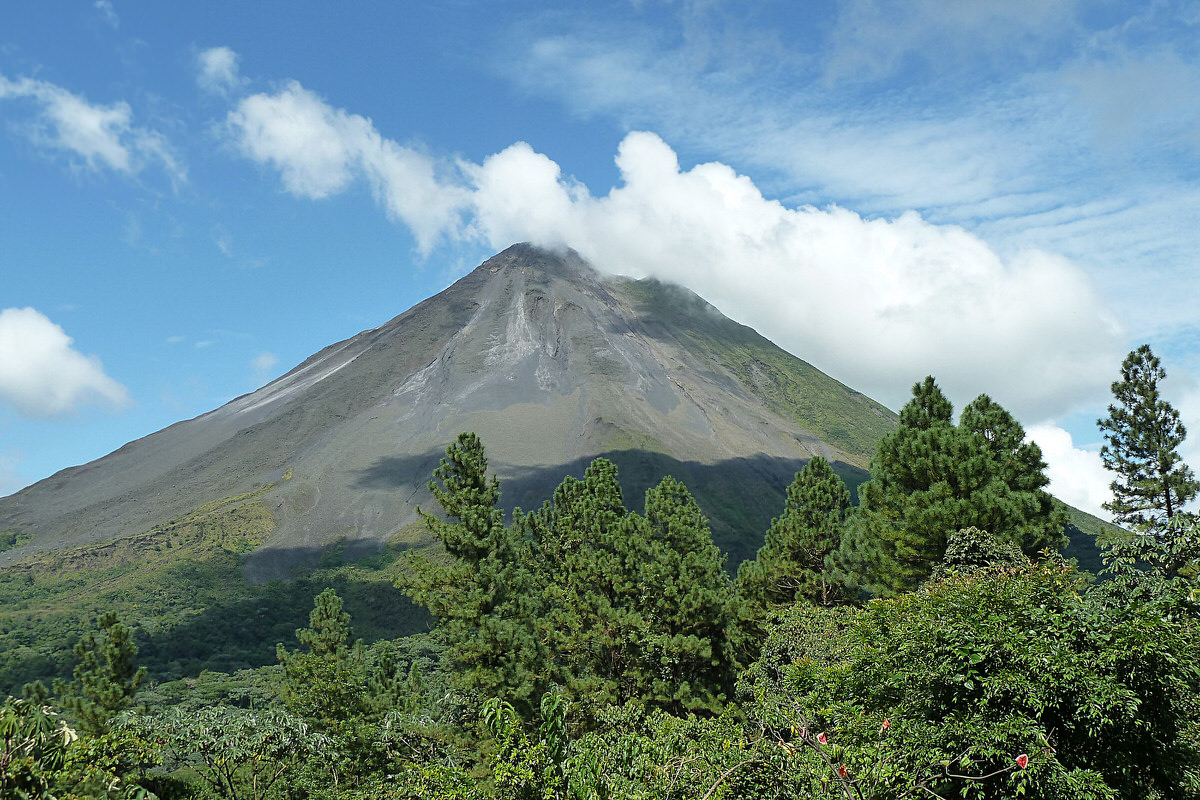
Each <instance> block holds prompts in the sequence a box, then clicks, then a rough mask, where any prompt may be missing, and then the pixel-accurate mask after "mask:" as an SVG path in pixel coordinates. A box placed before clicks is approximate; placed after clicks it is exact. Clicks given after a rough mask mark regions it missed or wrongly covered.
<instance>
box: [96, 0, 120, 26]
mask: <svg viewBox="0 0 1200 800" xmlns="http://www.w3.org/2000/svg"><path fill="white" fill-rule="evenodd" d="M93 7H94V8H95V9H96V10H97V11H99V12H100V16H101V17H103V19H104V21H105V22H107V23H108V24H109V25H111V26H112V27H113V28H117V27H119V26H120V24H121V18H120V17H118V16H117V12H116V11H115V10H114V9H113V4H112V2H111V1H110V0H96V2H95V3H93Z"/></svg>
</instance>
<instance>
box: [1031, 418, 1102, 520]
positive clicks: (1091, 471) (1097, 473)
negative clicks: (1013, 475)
mask: <svg viewBox="0 0 1200 800" xmlns="http://www.w3.org/2000/svg"><path fill="white" fill-rule="evenodd" d="M1025 438H1026V440H1033V441H1035V442H1037V444H1038V447H1040V448H1042V456H1043V457H1044V458H1045V460H1046V465H1047V466H1046V477H1048V478H1049V479H1050V493H1051V494H1053V495H1054V496H1055V497H1057V498H1058V499H1059V500H1062V501H1063V502H1064V503H1066V504H1068V505H1071V506H1074V507H1075V508H1078V509H1080V510H1081V511H1086V512H1088V513H1089V514H1093V515H1095V516H1097V517H1099V518H1100V519H1104V520H1111V519H1112V515H1111V514H1109V513H1108V512H1107V511H1105V510H1104V508H1103V507H1102V506H1103V504H1104V503H1107V502H1110V501H1111V500H1112V490H1111V489H1110V488H1109V484H1111V483H1112V480H1113V475H1112V473H1111V472H1109V471H1108V470H1106V469H1105V468H1104V463H1103V462H1102V461H1101V460H1100V453H1099V451H1096V450H1087V449H1085V448H1080V447H1076V446H1075V442H1074V440H1073V439H1072V437H1071V434H1070V433H1069V432H1067V431H1065V430H1063V429H1062V428H1060V427H1058V426H1056V425H1033V426H1031V427H1030V428H1028V429H1027V430H1026V437H1025Z"/></svg>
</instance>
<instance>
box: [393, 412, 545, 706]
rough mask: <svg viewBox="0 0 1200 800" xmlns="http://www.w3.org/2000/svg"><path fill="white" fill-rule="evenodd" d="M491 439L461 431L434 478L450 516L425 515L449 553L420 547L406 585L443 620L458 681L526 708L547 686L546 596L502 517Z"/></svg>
mask: <svg viewBox="0 0 1200 800" xmlns="http://www.w3.org/2000/svg"><path fill="white" fill-rule="evenodd" d="M487 468H488V462H487V457H486V455H485V454H484V447H483V443H482V442H481V441H480V440H479V437H478V436H476V435H475V434H474V433H462V434H459V436H458V438H457V439H456V440H455V441H454V442H453V443H452V444H451V445H450V446H449V447H448V448H447V449H446V456H445V458H443V459H442V463H441V465H440V466H439V467H438V468H437V469H436V470H435V471H434V478H435V480H434V481H431V482H430V484H429V488H430V490H431V491H432V492H433V496H434V498H435V499H436V500H437V501H438V504H439V505H441V507H442V510H443V512H444V514H445V517H446V519H442V518H439V517H437V516H435V515H433V514H428V513H424V512H423V513H422V517H423V518H424V520H425V522H426V524H427V525H428V526H429V530H430V531H431V532H432V533H433V535H434V536H435V537H436V538H437V539H438V541H439V542H440V543H441V544H442V547H443V548H444V550H445V553H446V555H447V556H448V558H431V557H427V556H423V555H420V554H413V555H412V556H410V558H409V561H408V566H409V570H408V572H407V574H405V575H404V576H403V577H402V578H401V579H400V580H399V581H398V584H397V585H398V586H399V587H400V588H401V589H402V590H403V591H404V592H405V594H407V595H408V596H409V597H411V598H412V599H413V600H414V601H415V602H416V603H417V604H418V605H421V606H424V607H425V608H427V609H428V610H429V612H430V613H431V614H433V616H434V617H435V618H437V621H438V623H437V624H438V628H439V632H440V634H441V635H442V636H443V637H444V638H445V641H446V647H447V655H448V656H449V658H450V659H451V661H452V662H453V663H454V664H455V667H456V671H455V676H454V684H455V687H456V688H458V689H460V690H463V691H465V692H467V693H469V694H478V695H480V696H483V697H500V698H501V699H503V700H505V701H507V702H511V703H513V704H514V706H516V707H517V708H518V709H519V710H520V711H521V712H522V713H523V714H526V715H528V714H532V713H533V712H534V711H535V710H536V698H538V697H540V696H541V694H542V692H543V691H544V689H545V686H544V674H545V672H546V662H547V656H546V648H545V645H544V643H543V642H542V641H540V640H539V638H538V634H537V632H536V630H535V625H536V623H537V620H539V619H540V618H541V616H542V610H541V606H540V602H541V593H540V590H539V589H538V584H537V582H536V581H535V576H534V573H533V571H532V569H531V567H530V564H531V561H530V557H529V548H528V546H527V544H526V543H525V542H524V541H523V540H522V539H521V535H520V534H521V531H520V530H519V529H518V527H517V526H512V527H509V526H506V525H505V524H504V512H503V510H502V509H501V508H500V507H499V502H500V482H499V480H498V479H497V478H496V477H495V476H494V475H492V476H488V474H487Z"/></svg>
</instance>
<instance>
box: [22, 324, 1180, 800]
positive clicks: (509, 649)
mask: <svg viewBox="0 0 1200 800" xmlns="http://www.w3.org/2000/svg"><path fill="white" fill-rule="evenodd" d="M1164 377H1165V371H1164V370H1163V368H1162V366H1161V364H1160V362H1159V360H1158V359H1157V358H1156V357H1155V356H1154V355H1153V353H1152V352H1151V351H1150V349H1149V347H1145V346H1143V347H1141V348H1139V349H1138V350H1135V351H1134V352H1132V353H1130V354H1129V356H1128V357H1127V358H1126V360H1125V362H1124V363H1123V364H1122V367H1121V379H1120V380H1118V381H1117V382H1115V383H1114V384H1113V402H1112V404H1111V405H1110V406H1109V408H1108V416H1107V417H1106V418H1105V419H1102V420H1100V421H1099V426H1100V429H1101V432H1102V433H1103V435H1104V438H1105V441H1106V444H1105V446H1104V448H1103V450H1102V452H1101V457H1102V459H1103V460H1104V463H1105V466H1106V467H1107V468H1108V469H1109V470H1110V471H1111V474H1112V478H1113V483H1112V488H1113V499H1112V501H1111V502H1110V503H1109V504H1108V505H1107V506H1106V508H1107V509H1108V511H1109V512H1110V513H1111V514H1112V517H1113V519H1114V521H1115V522H1117V523H1118V524H1119V525H1120V526H1121V531H1120V532H1119V533H1117V534H1113V535H1108V536H1105V537H1103V538H1102V539H1101V541H1099V542H1098V544H1099V546H1100V548H1101V551H1102V556H1103V568H1102V569H1101V570H1100V571H1099V573H1098V574H1092V573H1090V572H1088V571H1085V570H1083V569H1081V568H1080V567H1079V566H1078V565H1077V564H1075V563H1074V562H1072V561H1070V560H1067V559H1065V558H1064V557H1063V556H1062V555H1061V554H1060V553H1059V549H1060V547H1061V545H1062V544H1063V533H1062V531H1063V527H1064V525H1065V523H1066V516H1065V513H1064V511H1063V510H1062V508H1061V506H1060V505H1058V504H1056V503H1054V502H1053V501H1052V498H1051V497H1050V495H1049V493H1048V492H1047V487H1048V483H1049V482H1048V479H1047V478H1046V475H1045V463H1044V462H1043V460H1042V453H1041V451H1040V450H1039V448H1038V447H1037V445H1036V444H1033V443H1032V442H1027V441H1026V439H1025V432H1024V430H1023V429H1022V427H1021V425H1020V424H1019V423H1018V422H1017V421H1016V420H1015V419H1014V418H1013V417H1012V415H1011V414H1009V412H1007V411H1006V410H1005V409H1004V408H1003V407H1001V406H1000V405H999V404H998V403H996V402H995V401H994V400H992V399H991V398H989V397H988V396H987V395H981V396H980V397H978V398H976V399H975V400H973V401H972V402H970V403H969V404H967V405H966V406H965V407H964V408H963V409H962V410H961V412H960V413H959V415H958V417H957V419H955V416H954V409H953V407H952V406H951V403H950V402H949V400H948V399H947V398H946V397H945V395H944V394H943V393H942V391H941V390H940V388H939V387H938V385H937V383H936V382H935V381H934V379H933V378H926V379H925V380H923V381H921V382H919V383H917V384H916V385H915V386H914V387H913V393H912V397H911V399H910V400H909V402H908V403H907V404H906V405H905V406H904V407H903V409H902V410H901V412H900V424H899V426H898V427H897V428H896V429H895V430H894V431H893V432H892V433H890V434H888V435H887V436H885V437H884V439H883V440H882V441H881V442H880V444H879V448H878V451H877V453H876V455H875V457H874V458H873V459H872V462H871V468H870V479H869V480H868V481H867V482H866V483H865V484H863V485H862V486H861V487H860V488H859V490H858V503H857V505H856V504H854V503H852V502H851V500H852V498H851V491H850V490H849V489H848V488H847V486H846V485H845V484H844V483H843V481H842V479H841V478H840V477H839V476H838V475H837V474H836V473H835V472H834V470H833V468H832V467H831V465H830V464H829V462H828V461H826V460H825V459H823V458H821V457H819V456H816V457H814V458H812V459H811V460H810V461H809V462H808V464H807V465H806V466H805V467H804V468H803V469H802V470H801V471H800V472H798V473H797V474H796V476H795V480H794V481H793V482H792V484H791V485H790V486H789V487H788V489H787V498H786V503H785V505H784V507H783V508H782V509H780V512H779V515H778V516H777V517H776V518H775V519H774V521H773V522H772V524H771V525H770V527H769V529H768V530H767V531H766V532H765V535H764V539H763V543H762V546H761V548H760V549H759V550H758V553H757V556H756V557H755V558H754V559H751V560H748V561H746V562H744V563H743V564H741V565H740V567H739V568H738V569H737V570H736V574H732V573H731V571H730V570H729V569H727V568H726V567H727V565H726V562H725V559H724V556H723V555H722V553H721V552H720V550H719V549H718V548H717V547H716V546H715V545H714V544H713V541H712V536H711V532H710V530H709V526H708V521H707V520H706V518H705V516H704V514H703V512H702V511H701V509H700V507H699V505H698V504H697V502H696V500H695V499H694V498H693V497H692V495H691V494H690V493H689V491H688V488H687V487H686V486H684V485H683V484H682V483H680V482H678V481H676V480H674V479H673V478H671V477H670V476H666V477H664V478H663V479H662V481H661V482H660V483H659V484H658V485H657V486H655V487H654V488H652V489H651V490H650V491H648V492H647V493H646V496H645V498H644V505H643V507H642V510H641V511H640V512H639V511H637V510H634V509H631V508H630V507H629V506H628V505H627V502H626V499H625V498H624V497H623V496H622V492H621V488H620V483H619V480H618V478H619V476H618V474H617V469H616V467H615V466H614V465H613V464H612V463H610V462H608V461H606V460H604V459H596V460H595V461H593V462H592V463H591V465H590V466H589V467H588V468H587V470H586V472H585V473H584V474H583V476H582V477H581V478H576V477H571V476H568V477H565V478H564V479H563V481H562V483H561V484H560V485H559V486H558V488H557V489H556V490H555V491H554V493H553V496H552V497H551V498H549V499H547V500H546V501H545V502H544V503H543V504H542V506H541V507H540V508H536V509H532V510H522V509H517V510H516V511H514V512H513V513H512V514H511V515H506V514H505V513H504V511H503V510H502V509H501V506H500V498H501V491H502V487H501V485H500V483H499V481H498V480H497V479H496V478H495V477H494V475H491V474H490V473H489V471H488V462H487V456H486V452H485V447H484V443H483V442H482V441H480V439H479V438H478V437H477V436H475V435H474V434H472V433H469V432H468V433H462V434H461V435H459V436H458V438H457V439H456V440H455V441H454V442H453V443H452V444H451V445H450V446H449V447H448V448H447V450H446V454H445V457H444V458H443V459H442V462H441V465H440V466H439V467H438V468H437V469H436V470H435V471H434V473H433V476H432V480H431V482H430V489H431V491H432V493H433V496H434V498H435V500H436V502H437V505H438V508H437V509H426V510H425V512H423V518H424V522H425V524H426V525H427V526H428V529H429V531H430V532H431V533H432V535H433V536H434V538H435V539H436V540H437V541H438V542H439V543H440V547H439V548H437V549H436V550H435V551H415V550H414V551H413V552H411V553H409V554H407V555H406V557H405V559H404V563H403V570H402V571H401V573H400V577H399V579H398V580H397V581H396V585H395V587H394V588H393V589H390V591H392V592H395V593H399V594H402V595H404V596H406V597H407V598H410V599H411V600H412V601H413V602H414V603H415V604H416V605H417V606H419V607H421V608H423V609H425V610H426V611H427V612H428V614H429V616H430V619H431V620H432V622H431V626H430V630H429V631H428V632H427V633H423V634H417V635H413V636H408V637H404V638H402V639H396V640H389V639H384V640H379V641H375V642H373V643H372V644H370V645H366V644H364V643H363V641H362V640H360V639H356V638H355V635H354V629H355V620H354V619H353V618H352V617H351V615H350V614H349V613H348V612H347V610H346V607H345V604H344V602H343V598H342V597H341V596H339V594H338V592H337V591H336V590H335V589H334V588H328V589H326V590H324V591H322V592H321V593H320V594H318V595H317V596H316V599H315V602H314V604H313V607H312V609H311V614H310V616H309V622H308V625H307V626H306V627H303V628H300V629H299V630H296V631H295V636H294V638H290V637H289V639H288V640H287V641H282V642H280V643H279V644H278V646H277V649H276V663H275V664H273V665H270V666H265V667H261V668H258V669H252V670H239V671H235V672H229V673H218V672H205V673H203V674H201V675H200V676H199V677H197V678H189V679H188V680H185V681H175V682H172V683H170V684H163V685H159V686H153V685H149V684H148V683H147V681H146V670H145V668H144V667H142V666H139V660H138V647H137V646H136V644H135V642H134V636H133V634H132V631H131V628H130V627H129V626H127V625H126V624H125V622H123V621H122V620H121V619H120V618H118V616H117V615H116V614H115V613H111V612H109V613H101V614H100V615H98V617H97V619H96V624H95V627H94V629H93V630H91V631H89V632H88V633H87V634H86V635H84V636H83V637H82V638H81V639H80V640H79V641H78V643H77V644H76V645H75V648H74V667H73V673H72V676H71V678H70V679H69V680H67V679H60V680H57V681H54V682H53V684H52V685H51V686H47V685H46V684H45V683H44V682H42V681H32V682H29V683H27V684H26V685H25V686H24V688H23V689H22V690H21V691H20V694H19V696H10V697H8V698H7V700H5V702H4V704H3V707H2V709H0V797H3V798H9V797H14V798H154V797H157V798H162V800H171V799H174V798H211V797H217V798H231V799H232V798H238V799H246V800H249V799H253V800H259V799H262V800H265V799H266V798H443V799H445V800H468V799H472V800H474V799H475V798H480V799H482V798H504V799H508V798H513V799H516V798H522V799H525V798H528V799H530V800H534V799H540V800H558V799H560V798H561V799H563V800H566V799H567V798H570V799H572V800H590V799H591V798H595V799H597V800H599V799H601V798H664V799H667V798H705V799H707V798H743V797H744V798H796V797H812V798H831V799H832V798H847V799H850V798H855V799H862V800H866V799H867V798H871V799H876V800H883V799H884V798H889V799H892V798H952V797H954V798H1015V797H1029V798H1064V799H1065V798H1096V799H1097V800H1101V799H1104V800H1108V799H1109V798H1113V799H1115V798H1147V799H1150V798H1198V797H1200V627H1198V623H1200V613H1198V612H1200V605H1198V602H1200V584H1198V576H1200V568H1198V567H1200V522H1198V520H1197V517H1196V516H1195V514H1193V513H1192V512H1190V511H1189V510H1187V509H1188V507H1189V504H1190V503H1191V502H1192V501H1193V500H1194V499H1195V498H1196V496H1197V494H1198V492H1200V483H1198V482H1197V480H1196V478H1195V476H1194V474H1193V473H1192V471H1191V469H1190V468H1189V467H1188V466H1187V465H1186V464H1184V463H1183V461H1182V460H1181V458H1180V456H1179V453H1178V448H1179V445H1180V444H1181V443H1182V442H1183V440H1184V437H1185V436H1186V431H1185V429H1184V427H1183V425H1182V424H1181V423H1180V421H1179V415H1178V413H1177V412H1176V411H1175V410H1174V409H1173V408H1172V407H1171V406H1170V404H1169V403H1167V402H1166V401H1165V400H1163V399H1162V397H1161V396H1160V394H1159V383H1160V382H1161V380H1162V379H1163V378H1164Z"/></svg>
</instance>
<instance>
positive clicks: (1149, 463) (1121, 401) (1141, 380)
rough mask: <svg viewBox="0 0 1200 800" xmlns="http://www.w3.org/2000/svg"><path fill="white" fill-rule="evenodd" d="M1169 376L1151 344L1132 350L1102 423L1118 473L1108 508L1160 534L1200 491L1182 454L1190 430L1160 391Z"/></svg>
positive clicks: (1110, 465) (1106, 455) (1121, 520)
mask: <svg viewBox="0 0 1200 800" xmlns="http://www.w3.org/2000/svg"><path fill="white" fill-rule="evenodd" d="M1166 376H1167V373H1166V370H1164V369H1163V368H1162V365H1161V364H1160V363H1159V360H1158V358H1157V356H1155V355H1154V353H1153V352H1151V350H1150V345H1145V344H1144V345H1142V346H1141V347H1139V348H1138V349H1137V350H1134V351H1133V352H1131V353H1130V354H1129V355H1128V356H1126V357H1125V361H1124V362H1122V364H1121V380H1119V381H1116V382H1114V383H1113V385H1112V393H1113V397H1114V398H1115V399H1116V401H1117V402H1116V403H1114V404H1112V405H1110V406H1109V407H1108V417H1106V418H1105V419H1101V420H1097V423H1096V424H1097V425H1099V426H1100V430H1101V431H1102V432H1103V433H1104V438H1105V440H1106V444H1105V445H1104V446H1103V447H1101V448H1100V458H1101V459H1102V460H1103V461H1104V466H1105V467H1106V468H1107V469H1109V470H1110V471H1112V472H1114V473H1116V479H1115V480H1113V482H1112V483H1111V484H1110V485H1111V487H1112V492H1113V500H1112V502H1111V503H1105V504H1104V508H1105V509H1107V510H1108V511H1109V512H1111V513H1112V515H1113V520H1114V521H1115V522H1117V523H1118V524H1120V525H1129V526H1131V527H1133V528H1134V529H1135V530H1139V531H1145V532H1150V533H1154V534H1156V535H1161V534H1162V533H1163V532H1164V531H1165V530H1166V529H1167V523H1169V522H1170V521H1171V519H1172V518H1173V517H1174V516H1175V515H1176V514H1178V513H1180V511H1182V510H1183V506H1184V504H1185V503H1187V502H1188V501H1190V500H1191V499H1193V498H1194V497H1195V496H1196V494H1197V492H1198V491H1200V483H1198V482H1197V481H1196V478H1195V475H1193V473H1192V470H1191V469H1190V468H1189V467H1188V466H1187V465H1186V464H1184V463H1183V460H1182V459H1181V458H1180V456H1179V453H1178V448H1179V446H1180V445H1181V444H1182V443H1183V440H1184V438H1185V437H1186V436H1187V429H1186V428H1184V426H1183V423H1182V422H1180V421H1179V412H1177V411H1176V410H1175V409H1174V408H1173V407H1172V406H1171V404H1170V403H1168V402H1167V401H1166V400H1163V399H1162V397H1161V396H1160V394H1159V389H1158V384H1159V381H1161V380H1163V379H1164V378H1166Z"/></svg>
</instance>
